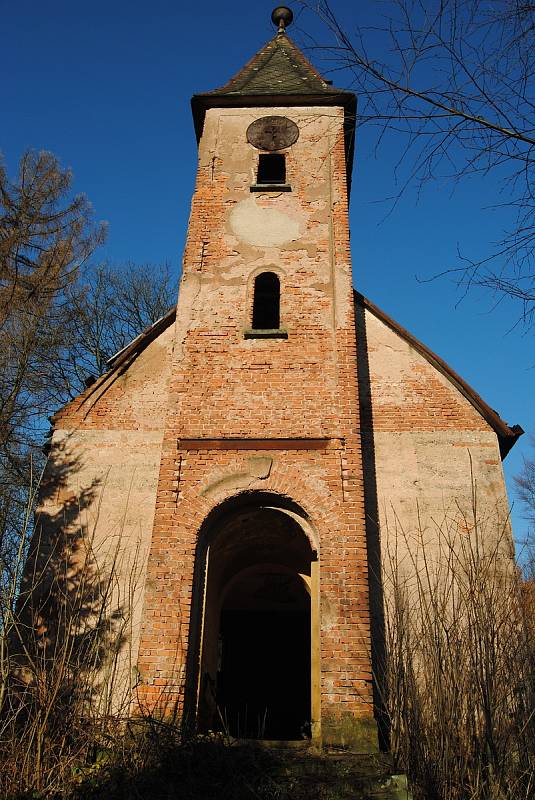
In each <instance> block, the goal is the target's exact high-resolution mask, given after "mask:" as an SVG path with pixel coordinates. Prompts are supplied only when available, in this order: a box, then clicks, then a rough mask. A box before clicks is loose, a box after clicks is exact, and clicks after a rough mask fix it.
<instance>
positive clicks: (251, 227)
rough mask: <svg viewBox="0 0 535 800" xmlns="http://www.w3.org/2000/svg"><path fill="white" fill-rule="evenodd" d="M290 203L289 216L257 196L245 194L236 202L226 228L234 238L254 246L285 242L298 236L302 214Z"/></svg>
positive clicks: (287, 203)
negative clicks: (229, 228)
mask: <svg viewBox="0 0 535 800" xmlns="http://www.w3.org/2000/svg"><path fill="white" fill-rule="evenodd" d="M285 205H287V206H288V205H293V206H294V207H295V208H294V209H292V211H293V212H294V215H293V217H292V216H290V214H289V213H288V212H285V211H280V210H279V209H278V208H270V207H269V205H266V204H265V201H262V199H261V198H255V197H248V198H247V199H246V200H242V201H241V202H240V203H238V205H236V206H235V207H234V208H233V210H232V212H231V214H230V227H231V229H232V232H233V233H234V234H235V235H236V236H237V237H238V239H241V240H243V241H244V242H247V243H248V244H253V245H256V246H257V247H273V246H275V245H281V244H287V243H288V242H292V241H295V240H296V239H298V238H300V236H301V231H302V229H303V215H302V214H300V213H299V209H298V204H297V202H291V201H290V202H288V201H287V202H286V203H285Z"/></svg>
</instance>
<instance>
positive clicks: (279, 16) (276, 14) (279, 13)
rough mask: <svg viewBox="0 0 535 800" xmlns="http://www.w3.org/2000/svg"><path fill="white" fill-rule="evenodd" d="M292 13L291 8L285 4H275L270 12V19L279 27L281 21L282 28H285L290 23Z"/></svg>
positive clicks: (292, 16)
mask: <svg viewBox="0 0 535 800" xmlns="http://www.w3.org/2000/svg"><path fill="white" fill-rule="evenodd" d="M293 18H294V15H293V12H292V10H291V8H287V7H286V6H277V8H274V9H273V11H272V13H271V21H272V23H273V24H274V25H276V26H277V27H280V25H281V22H282V25H283V27H284V28H287V27H288V25H291V24H292V21H293Z"/></svg>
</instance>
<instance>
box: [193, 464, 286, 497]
mask: <svg viewBox="0 0 535 800" xmlns="http://www.w3.org/2000/svg"><path fill="white" fill-rule="evenodd" d="M272 464H273V459H272V458H269V456H253V457H252V458H248V459H247V462H246V464H244V469H243V470H240V472H232V473H230V474H228V473H227V474H226V475H223V476H222V477H219V478H216V479H215V480H213V481H212V482H211V483H209V484H208V486H207V487H206V488H205V489H203V490H202V491H201V496H202V497H209V498H212V497H213V496H214V495H215V494H217V493H218V492H220V491H221V490H225V491H229V490H238V489H247V488H249V487H250V486H252V484H254V483H255V482H256V481H258V480H261V481H264V480H266V479H267V478H269V475H270V472H271V465H272Z"/></svg>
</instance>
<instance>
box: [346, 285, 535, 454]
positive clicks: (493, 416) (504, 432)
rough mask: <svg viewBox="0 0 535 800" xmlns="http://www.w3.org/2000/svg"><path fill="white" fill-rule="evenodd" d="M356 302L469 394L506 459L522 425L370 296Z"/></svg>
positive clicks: (464, 392)
mask: <svg viewBox="0 0 535 800" xmlns="http://www.w3.org/2000/svg"><path fill="white" fill-rule="evenodd" d="M353 294H354V298H355V303H356V304H358V305H360V306H361V308H363V309H365V310H367V311H369V312H371V313H372V314H373V315H374V316H375V317H377V319H379V320H381V322H383V323H384V324H385V325H387V326H388V327H389V328H390V329H391V330H392V331H394V332H395V333H397V334H398V336H400V337H401V338H402V339H404V340H405V341H406V342H407V343H408V344H409V345H410V346H411V347H413V348H414V349H415V350H416V351H417V352H418V353H420V355H422V356H423V357H424V358H425V359H426V361H428V362H429V363H430V364H431V365H432V366H433V367H434V368H435V369H436V370H438V371H439V372H440V373H441V374H442V375H444V377H446V378H447V379H448V380H449V381H450V382H451V383H452V384H453V386H454V387H455V388H456V389H457V391H459V392H460V393H461V394H462V395H463V397H465V398H466V399H467V400H468V402H469V403H471V405H472V406H473V407H474V409H475V410H476V411H477V412H478V413H479V414H480V415H481V416H482V417H483V419H484V420H485V421H486V422H487V423H488V424H489V425H490V427H491V428H492V429H493V430H494V431H495V433H496V435H497V437H498V441H499V445H500V453H501V456H502V459H503V458H505V456H506V455H507V453H508V452H509V450H510V449H511V448H512V447H513V445H514V444H515V442H516V440H517V439H518V438H519V437H520V436H521V435H522V434H523V433H524V431H523V429H522V428H521V427H520V425H513V426H512V427H511V426H509V425H508V424H507V423H506V422H504V420H503V419H502V418H501V417H500V415H499V414H498V413H497V412H496V411H494V409H493V408H491V407H490V406H489V405H488V404H487V403H486V402H485V401H484V400H483V398H482V397H480V396H479V395H478V394H477V392H476V391H475V390H474V389H472V387H471V386H469V384H468V383H466V381H464V380H463V379H462V378H461V377H460V375H457V373H456V372H454V370H452V368H451V367H450V366H449V365H448V364H447V363H446V362H445V361H444V360H443V359H442V358H440V356H438V355H437V354H436V353H434V352H433V351H432V350H430V349H429V348H428V347H426V345H425V344H423V343H422V342H420V340H419V339H417V338H416V337H415V336H413V335H412V334H411V333H409V331H407V330H406V329H405V328H403V327H402V326H401V325H399V324H398V323H397V322H396V321H395V320H394V319H392V317H389V316H388V314H386V313H385V312H384V311H382V309H380V308H379V307H378V306H376V305H375V304H374V303H372V302H371V300H368V298H367V297H364V295H362V294H360V292H354V293H353Z"/></svg>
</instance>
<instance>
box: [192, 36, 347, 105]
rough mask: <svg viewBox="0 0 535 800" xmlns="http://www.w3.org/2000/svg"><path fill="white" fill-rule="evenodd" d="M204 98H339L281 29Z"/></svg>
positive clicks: (337, 91)
mask: <svg viewBox="0 0 535 800" xmlns="http://www.w3.org/2000/svg"><path fill="white" fill-rule="evenodd" d="M207 94H208V95H212V96H213V95H218V96H221V95H266V94H267V95H272V94H281V95H288V94H289V95H299V94H306V95H310V94H313V95H316V94H327V95H333V94H336V95H339V94H340V90H339V89H334V88H333V87H332V86H330V85H329V84H328V83H327V82H326V81H324V80H323V78H322V77H321V75H320V74H319V72H318V71H317V70H316V69H315V68H314V67H313V66H312V64H311V63H310V61H309V60H308V59H307V58H306V56H304V55H303V53H302V52H301V50H299V48H298V47H297V46H296V45H295V44H294V43H293V42H292V40H291V39H290V37H289V36H288V35H287V33H286V30H285V29H284V28H282V29H281V30H279V32H278V33H277V34H276V36H274V37H273V39H271V41H269V42H268V43H267V44H266V45H264V47H262V49H261V50H259V51H258V53H257V54H256V55H255V56H253V58H252V59H251V60H250V61H249V63H248V64H246V65H245V66H244V67H242V69H241V70H240V71H239V72H238V74H237V75H235V76H234V77H233V78H231V79H230V81H228V83H226V84H225V85H224V86H223V87H222V88H221V89H214V91H212V92H207Z"/></svg>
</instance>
